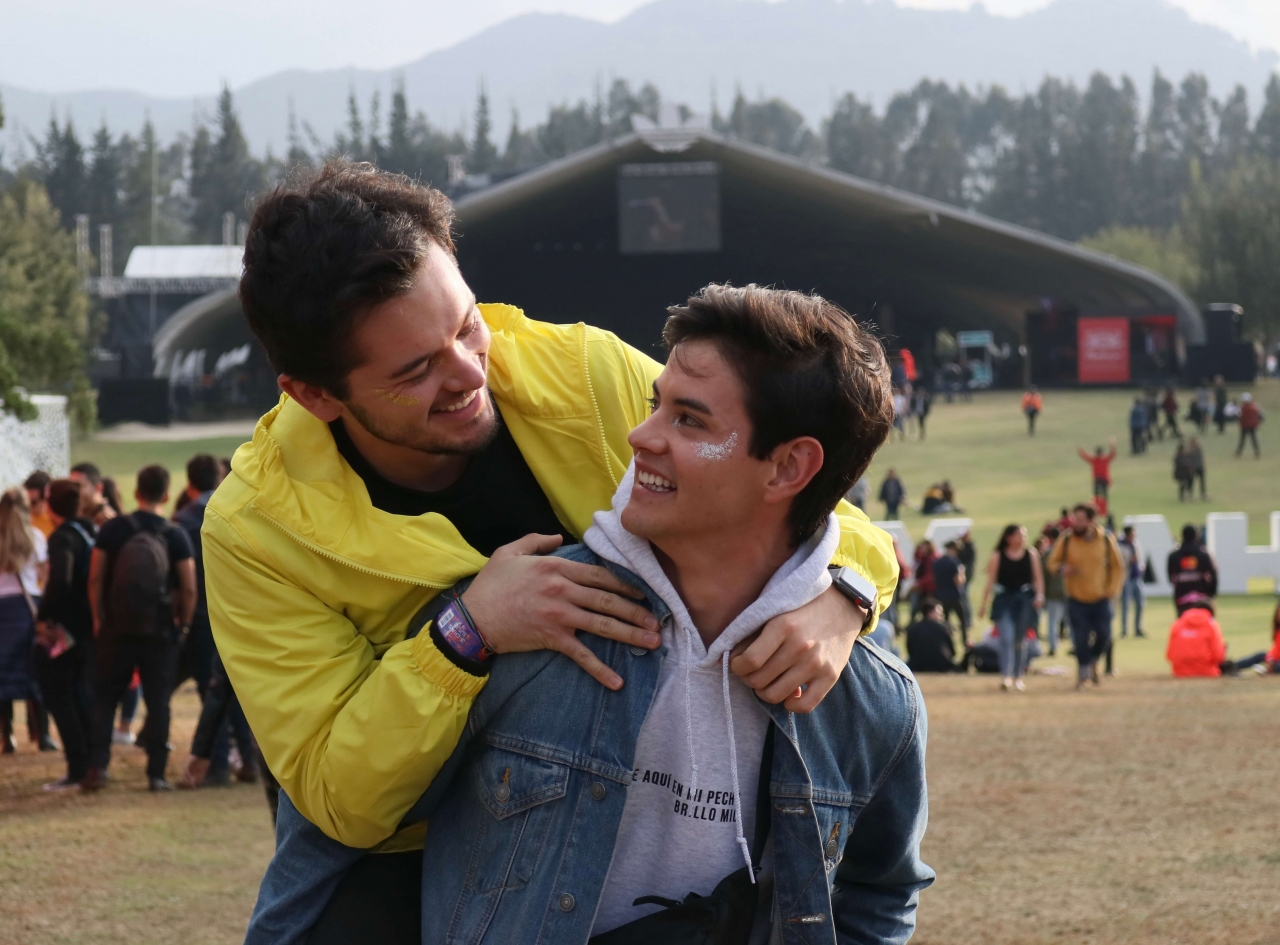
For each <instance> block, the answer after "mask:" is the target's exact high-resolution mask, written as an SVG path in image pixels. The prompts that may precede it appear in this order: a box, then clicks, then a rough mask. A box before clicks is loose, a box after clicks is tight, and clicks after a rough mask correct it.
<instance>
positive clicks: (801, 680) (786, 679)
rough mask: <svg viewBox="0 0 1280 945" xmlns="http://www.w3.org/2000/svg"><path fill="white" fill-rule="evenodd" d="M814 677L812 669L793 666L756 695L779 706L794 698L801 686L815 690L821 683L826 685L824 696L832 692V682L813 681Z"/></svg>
mask: <svg viewBox="0 0 1280 945" xmlns="http://www.w3.org/2000/svg"><path fill="white" fill-rule="evenodd" d="M812 676H813V669H812V668H810V667H804V666H793V667H792V668H791V669H789V670H787V671H786V672H785V673H783V674H782V675H781V676H780V677H778V679H777V680H775V681H774V682H772V683H770V684H769V685H768V686H765V687H764V688H763V689H757V690H756V695H757V696H759V697H760V698H761V699H762V700H764V701H765V702H768V703H769V704H771V705H777V704H778V703H779V702H782V701H783V700H785V699H788V698H790V697H792V696H794V695H795V692H796V690H797V689H799V688H800V687H801V686H807V687H808V688H813V686H814V685H816V684H819V683H821V684H823V685H825V688H824V689H823V690H822V694H823V695H826V694H827V693H828V692H830V691H831V685H832V683H831V682H826V681H825V680H817V679H813V678H812Z"/></svg>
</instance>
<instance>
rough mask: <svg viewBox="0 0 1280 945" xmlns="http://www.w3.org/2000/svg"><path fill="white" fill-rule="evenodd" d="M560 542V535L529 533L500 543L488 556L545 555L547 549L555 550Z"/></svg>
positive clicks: (500, 557) (562, 539)
mask: <svg viewBox="0 0 1280 945" xmlns="http://www.w3.org/2000/svg"><path fill="white" fill-rule="evenodd" d="M562 544H564V538H562V537H561V536H560V535H539V534H536V533H530V534H528V535H525V536H524V537H523V538H517V539H516V540H515V541H513V542H511V543H510V544H506V545H502V546H500V547H499V548H497V549H495V550H494V552H493V554H492V555H490V558H497V559H498V560H501V559H503V558H518V557H520V556H521V555H545V554H546V553H547V552H549V551H555V550H556V549H557V548H559V547H560V546H561V545H562Z"/></svg>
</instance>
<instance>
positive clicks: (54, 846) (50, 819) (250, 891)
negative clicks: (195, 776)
mask: <svg viewBox="0 0 1280 945" xmlns="http://www.w3.org/2000/svg"><path fill="white" fill-rule="evenodd" d="M173 706H174V724H173V729H172V734H171V738H170V740H171V741H172V742H173V744H174V745H175V746H176V747H177V749H178V750H177V751H175V752H174V753H173V754H172V755H171V756H170V762H169V772H170V776H171V777H172V776H176V774H177V772H178V771H180V770H181V766H182V765H183V764H185V761H186V751H185V750H184V749H185V747H186V746H187V745H189V744H190V743H191V733H192V731H193V729H194V727H195V719H196V715H197V713H198V711H199V703H198V701H197V699H196V696H195V691H194V689H193V688H191V687H190V686H188V688H187V689H186V690H185V691H183V692H181V693H179V694H178V695H177V696H176V697H175V698H174V702H173ZM18 730H19V733H20V735H21V738H22V739H23V741H21V742H20V744H19V747H18V754H17V755H9V756H4V757H0V916H2V917H0V943H3V945H89V943H95V945H97V943H104V945H105V943H111V945H115V943H119V945H150V943H161V942H164V943H169V942H184V943H187V945H205V943H208V945H215V943H217V945H223V943H235V942H239V941H240V940H241V939H242V938H243V936H244V928H245V924H246V922H247V921H248V918H249V912H250V910H251V909H252V908H253V901H254V898H255V896H256V894H257V888H258V881H259V880H260V879H261V878H262V871H263V870H264V869H265V868H266V864H267V861H268V860H269V859H270V857H271V851H272V847H273V836H272V831H271V817H270V814H269V813H268V811H267V805H266V801H265V800H264V798H263V793H262V788H261V787H258V786H252V785H239V786H236V787H231V788H217V789H209V790H203V791H198V792H187V791H183V792H176V791H175V792H173V793H172V794H164V795H153V794H150V793H148V792H147V787H146V784H147V782H146V774H145V755H144V754H143V752H142V751H141V749H136V748H128V747H124V748H121V747H119V746H117V747H116V749H115V751H114V756H113V760H112V765H111V774H112V779H113V780H112V783H111V785H110V786H109V787H108V788H107V789H106V790H104V791H103V792H102V793H100V794H98V795H95V796H93V797H85V796H83V795H81V794H80V793H79V792H65V793H60V794H46V793H44V792H43V791H41V789H40V786H41V784H43V783H44V782H46V781H51V780H53V779H55V778H57V777H60V776H61V775H62V774H63V773H64V771H65V768H64V766H63V763H62V756H61V754H52V753H50V754H40V753H37V752H36V751H34V749H33V747H32V746H31V745H28V744H26V743H25V735H26V728H25V726H24V725H21V724H20V725H19V726H18Z"/></svg>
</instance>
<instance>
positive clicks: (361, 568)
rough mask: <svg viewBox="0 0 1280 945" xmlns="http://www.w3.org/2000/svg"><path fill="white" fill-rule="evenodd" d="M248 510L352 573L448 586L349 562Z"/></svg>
mask: <svg viewBox="0 0 1280 945" xmlns="http://www.w3.org/2000/svg"><path fill="white" fill-rule="evenodd" d="M250 508H251V509H253V512H254V514H255V515H257V516H259V517H260V518H262V519H263V520H264V521H267V522H270V523H271V524H272V525H274V526H275V527H276V528H278V529H280V531H282V532H284V533H285V534H286V535H288V536H289V537H290V538H292V539H293V540H294V541H296V542H297V543H298V544H300V545H302V547H304V548H306V549H307V550H308V551H313V552H315V553H316V554H318V555H320V556H321V557H323V558H328V559H329V560H330V561H336V562H338V564H341V565H344V566H346V567H348V568H351V569H352V570H353V571H361V572H363V573H364V574H371V575H373V576H374V577H380V578H384V579H386V580H388V581H400V582H401V583H403V584H415V585H417V586H419V587H434V588H438V589H440V590H443V589H444V588H446V587H449V586H450V585H448V584H442V583H440V582H439V581H424V580H415V579H414V578H408V577H405V576H404V575H402V574H392V573H391V572H389V571H379V570H377V569H375V568H366V567H365V566H364V565H362V564H356V563H355V562H354V561H352V560H350V559H349V558H344V557H342V556H341V555H339V554H336V553H334V552H332V551H329V550H327V549H325V548H321V547H320V546H319V545H317V544H316V543H315V542H312V541H308V540H307V539H305V538H303V537H302V536H301V535H299V534H298V533H297V532H295V531H294V530H293V529H291V528H288V527H286V526H285V525H282V524H281V523H280V522H277V521H276V520H275V519H273V518H272V517H271V516H269V515H267V514H265V513H264V512H261V511H259V510H258V509H257V508H255V507H253V506H250Z"/></svg>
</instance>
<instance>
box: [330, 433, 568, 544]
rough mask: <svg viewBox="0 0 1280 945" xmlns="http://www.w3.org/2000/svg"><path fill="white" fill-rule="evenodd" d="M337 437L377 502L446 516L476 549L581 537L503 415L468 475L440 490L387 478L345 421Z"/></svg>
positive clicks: (403, 511)
mask: <svg viewBox="0 0 1280 945" xmlns="http://www.w3.org/2000/svg"><path fill="white" fill-rule="evenodd" d="M329 429H330V430H332V431H333V441H334V443H335V444H337V447H338V452H339V453H341V454H342V458H343V459H345V460H346V461H347V462H348V463H349V464H350V465H351V468H352V469H353V470H355V472H356V475H358V476H359V477H360V478H361V479H362V480H364V485H365V488H366V489H368V490H369V501H370V502H372V503H373V507H374V508H376V509H381V510H382V511H383V512H390V513H391V514H392V515H411V516H418V515H426V514H427V513H428V512H436V513H438V514H440V515H443V516H444V517H445V518H447V519H448V520H449V521H450V522H452V523H453V527H454V528H456V529H457V530H458V533H459V534H460V535H462V537H463V538H464V539H465V540H466V542H467V544H469V545H470V546H471V547H472V548H474V549H475V550H476V551H478V552H480V553H481V554H482V555H485V556H486V557H487V556H489V555H492V554H493V552H494V550H495V549H497V548H498V547H499V546H501V545H506V544H509V543H511V542H513V541H515V540H516V539H518V538H523V537H524V536H525V535H528V534H530V533H531V532H536V533H538V534H540V535H562V536H563V537H564V540H565V543H566V544H569V543H572V542H574V541H577V539H576V538H574V537H573V536H572V535H570V534H569V533H568V532H567V531H566V530H565V528H564V526H563V525H561V524H560V520H559V519H558V518H556V513H555V512H554V511H552V508H551V502H550V501H549V500H548V499H547V496H546V493H544V492H543V491H542V487H541V486H540V485H538V480H537V479H535V478H534V475H533V471H532V470H531V469H530V468H529V464H528V463H527V462H525V459H524V456H523V455H521V453H520V449H519V447H517V446H516V441H515V440H514V439H512V438H511V431H509V430H508V429H507V426H506V424H505V423H502V422H501V420H499V423H498V432H497V435H496V436H495V437H494V438H493V441H492V442H491V443H490V444H489V445H488V446H486V447H485V448H484V449H482V450H480V452H478V453H476V454H475V455H473V456H472V457H471V460H470V462H468V463H467V468H466V471H465V472H463V474H462V477H461V478H460V479H459V480H458V481H457V482H455V483H454V484H453V485H451V486H449V487H448V488H447V489H441V490H440V491H438V492H422V491H420V490H418V489H410V488H408V487H406V486H401V485H397V484H396V483H394V482H391V481H389V480H387V479H385V478H383V477H382V476H381V475H380V474H379V473H378V472H377V471H376V470H375V469H374V468H373V467H372V466H371V465H369V462H368V460H366V459H365V458H364V457H363V456H362V455H360V451H359V450H357V449H356V446H355V444H354V443H352V442H351V437H350V436H348V435H347V431H346V428H345V427H343V425H342V421H341V420H335V421H334V422H333V423H331V424H329Z"/></svg>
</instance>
